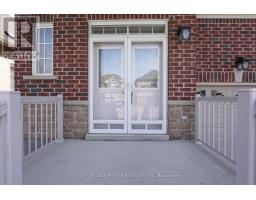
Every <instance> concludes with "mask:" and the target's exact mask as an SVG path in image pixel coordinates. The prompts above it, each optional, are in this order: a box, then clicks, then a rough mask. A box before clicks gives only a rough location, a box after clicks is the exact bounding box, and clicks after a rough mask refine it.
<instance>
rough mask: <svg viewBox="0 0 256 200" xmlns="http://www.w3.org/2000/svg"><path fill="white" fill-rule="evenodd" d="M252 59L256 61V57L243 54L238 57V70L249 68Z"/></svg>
mask: <svg viewBox="0 0 256 200" xmlns="http://www.w3.org/2000/svg"><path fill="white" fill-rule="evenodd" d="M250 61H256V59H255V58H245V57H242V56H239V57H236V68H237V69H238V70H246V69H248V67H249V62H250Z"/></svg>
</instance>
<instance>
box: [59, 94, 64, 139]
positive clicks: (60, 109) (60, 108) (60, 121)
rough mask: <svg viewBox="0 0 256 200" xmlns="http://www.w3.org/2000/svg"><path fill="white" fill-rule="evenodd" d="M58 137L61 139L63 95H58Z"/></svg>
mask: <svg viewBox="0 0 256 200" xmlns="http://www.w3.org/2000/svg"><path fill="white" fill-rule="evenodd" d="M58 99H59V100H58V139H59V140H63V95H62V94H59V95H58Z"/></svg>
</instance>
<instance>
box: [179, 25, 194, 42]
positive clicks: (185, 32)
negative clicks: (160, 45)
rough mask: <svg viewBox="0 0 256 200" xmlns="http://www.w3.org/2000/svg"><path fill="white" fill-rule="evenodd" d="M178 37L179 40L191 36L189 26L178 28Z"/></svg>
mask: <svg viewBox="0 0 256 200" xmlns="http://www.w3.org/2000/svg"><path fill="white" fill-rule="evenodd" d="M177 33H178V37H179V40H180V41H181V42H184V41H188V40H189V39H190V37H191V27H188V26H181V27H179V28H178V32H177Z"/></svg>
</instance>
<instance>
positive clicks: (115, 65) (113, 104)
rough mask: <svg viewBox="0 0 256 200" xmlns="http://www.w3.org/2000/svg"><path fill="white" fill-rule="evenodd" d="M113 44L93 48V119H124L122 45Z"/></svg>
mask: <svg viewBox="0 0 256 200" xmlns="http://www.w3.org/2000/svg"><path fill="white" fill-rule="evenodd" d="M115 46H116V45H114V44H113V47H112V46H111V45H106V46H105V45H104V44H103V45H102V44H101V45H100V47H99V48H95V53H94V55H96V57H95V58H94V63H95V67H94V77H98V78H95V79H94V97H93V98H94V107H93V118H94V120H124V116H125V113H124V112H125V110H124V105H125V99H124V90H123V82H124V69H123V68H124V63H123V46H121V47H115ZM119 46H120V45H119Z"/></svg>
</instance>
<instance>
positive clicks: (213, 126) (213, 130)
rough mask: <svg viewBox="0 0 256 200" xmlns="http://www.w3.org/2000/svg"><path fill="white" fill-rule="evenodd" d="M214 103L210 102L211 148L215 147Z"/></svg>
mask: <svg viewBox="0 0 256 200" xmlns="http://www.w3.org/2000/svg"><path fill="white" fill-rule="evenodd" d="M214 105H215V103H214V102H213V103H212V146H213V148H215V142H214V139H215V137H214V136H215V106H214Z"/></svg>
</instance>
